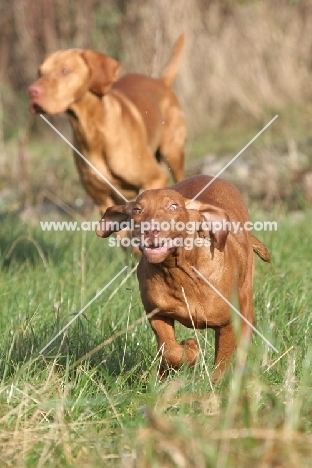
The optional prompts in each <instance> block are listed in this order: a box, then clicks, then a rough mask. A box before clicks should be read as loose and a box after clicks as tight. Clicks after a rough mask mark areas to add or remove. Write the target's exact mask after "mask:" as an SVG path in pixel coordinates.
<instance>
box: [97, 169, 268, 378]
mask: <svg viewBox="0 0 312 468" xmlns="http://www.w3.org/2000/svg"><path fill="white" fill-rule="evenodd" d="M211 179H212V177H210V176H204V175H198V176H194V177H191V178H189V179H186V180H184V181H182V182H179V183H177V184H175V185H173V186H172V187H170V188H168V189H161V190H151V191H146V192H144V193H142V194H141V195H140V196H139V197H138V198H137V200H136V202H131V203H127V204H126V205H124V206H113V207H110V208H109V209H108V210H107V211H106V213H105V214H104V216H103V218H102V220H101V222H100V223H99V225H98V228H97V235H99V236H100V237H107V236H109V235H110V234H112V232H114V231H115V232H116V231H117V230H118V226H117V227H116V226H115V227H112V225H109V224H107V222H108V221H117V222H119V223H120V222H122V221H125V220H130V219H133V220H134V222H135V224H136V227H135V229H134V232H133V234H134V236H135V237H140V236H141V235H143V238H142V240H144V241H145V240H146V241H147V242H148V243H149V245H151V246H153V244H154V245H155V242H156V241H157V240H158V239H166V238H167V242H168V238H177V237H183V238H184V239H185V238H187V237H189V238H192V239H195V238H199V237H201V238H203V241H204V240H206V239H209V242H208V244H209V243H210V246H209V245H207V246H206V247H205V246H202V247H194V248H193V249H192V250H187V249H185V248H184V247H182V246H180V247H175V248H174V247H170V244H168V245H169V247H168V248H167V247H166V248H165V249H164V251H162V250H161V249H160V250H158V249H150V248H146V247H144V248H142V253H143V255H142V258H141V260H140V263H139V267H138V279H139V286H140V292H141V298H142V302H143V305H144V307H145V310H146V312H147V313H150V312H152V311H153V310H155V309H158V311H157V313H156V315H155V316H153V317H152V318H151V319H150V323H151V326H152V329H153V331H154V333H155V335H156V338H157V343H158V349H159V350H162V352H163V358H162V359H163V360H162V364H163V366H170V367H174V368H177V367H179V366H181V365H182V364H183V363H187V364H189V365H194V364H195V362H196V360H197V357H198V345H197V342H196V341H195V340H194V339H189V340H186V341H184V342H182V343H180V344H179V343H178V342H177V341H176V338H175V332H174V322H175V320H177V321H179V322H180V323H182V324H183V325H185V326H186V327H188V328H193V326H194V327H195V328H199V329H203V328H207V327H208V328H212V329H213V330H214V331H215V365H216V366H217V367H216V370H215V372H214V380H217V379H218V378H219V377H220V375H221V372H222V370H223V369H224V367H225V365H226V363H227V362H228V361H229V359H230V357H231V355H232V353H233V350H234V348H235V337H234V331H233V326H232V320H231V314H232V311H231V308H230V307H229V305H228V304H227V303H226V302H225V301H224V299H223V298H222V297H220V296H219V295H218V294H217V293H216V292H215V291H214V290H213V289H212V288H211V287H210V286H209V285H208V284H207V283H206V282H205V281H204V280H203V279H202V278H200V276H199V275H198V274H197V273H196V271H194V270H193V269H192V267H195V268H196V269H197V270H198V271H199V272H200V273H201V274H202V275H203V276H204V277H205V278H207V280H208V281H209V282H210V283H211V284H213V286H214V287H215V288H216V289H217V290H218V291H219V292H220V294H221V295H222V296H224V297H225V298H226V299H227V300H228V301H231V300H232V295H233V293H235V294H236V295H237V296H238V303H239V308H240V312H241V314H242V315H243V316H244V317H245V318H246V319H247V320H248V321H249V322H250V323H251V324H252V323H253V295H252V284H253V276H254V251H255V252H256V253H257V254H258V255H259V256H260V257H261V258H262V259H263V260H265V261H269V252H268V250H267V249H266V247H265V246H264V245H263V244H262V243H261V242H260V241H259V240H258V239H257V238H256V237H254V236H253V235H252V234H251V233H250V232H249V231H248V230H245V229H242V230H238V232H237V233H236V234H234V231H233V230H232V229H227V228H225V229H222V230H221V231H218V232H216V231H215V232H213V230H210V231H207V230H206V231H205V230H201V229H198V231H196V232H195V233H193V234H187V233H186V231H184V232H178V231H172V230H170V231H163V230H161V229H159V228H155V229H153V228H152V229H150V230H145V231H144V229H143V231H144V232H143V233H142V234H141V231H140V230H141V227H142V225H141V223H142V222H147V221H149V222H151V220H155V221H159V222H163V221H168V222H170V220H171V219H173V220H175V221H176V222H177V221H182V222H183V223H187V222H189V221H193V222H194V221H202V220H203V219H205V220H206V221H220V222H222V220H226V221H230V222H236V223H237V222H239V223H240V226H241V227H242V226H243V225H244V223H246V222H247V221H249V214H248V210H247V208H246V206H245V204H244V201H243V199H242V197H241V195H240V193H239V191H238V190H237V189H236V188H235V187H234V186H233V185H232V184H230V183H229V182H226V181H224V180H221V179H216V180H215V181H214V182H213V183H212V184H211V185H210V186H209V187H208V188H207V189H206V190H205V191H204V192H203V193H202V194H201V195H200V196H199V197H198V199H196V200H194V201H192V199H193V198H194V197H196V195H197V193H198V192H199V191H200V190H201V189H202V188H203V187H204V186H205V185H206V184H207V183H208V182H209V181H211ZM174 205H176V207H174ZM103 221H104V223H103ZM182 288H184V294H185V296H184V294H183V291H182ZM251 333H252V329H251V327H250V326H249V325H248V324H247V323H246V322H245V321H243V320H242V321H241V332H240V337H241V338H242V337H247V338H248V339H249V338H250V336H251Z"/></svg>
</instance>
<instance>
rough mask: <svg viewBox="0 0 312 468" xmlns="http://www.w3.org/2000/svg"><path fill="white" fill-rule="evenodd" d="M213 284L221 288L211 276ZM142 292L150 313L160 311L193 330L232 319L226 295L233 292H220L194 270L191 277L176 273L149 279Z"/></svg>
mask: <svg viewBox="0 0 312 468" xmlns="http://www.w3.org/2000/svg"><path fill="white" fill-rule="evenodd" d="M193 273H194V274H193ZM209 282H213V283H214V284H218V285H219V278H218V277H210V279H209ZM211 284H212V283H211ZM140 291H141V297H142V302H143V304H144V307H145V309H146V311H147V312H151V311H153V310H155V309H159V314H160V315H162V316H166V317H172V318H173V319H174V320H178V321H179V322H180V323H182V324H183V325H185V326H187V327H189V328H193V327H195V328H206V327H214V326H220V325H222V324H223V323H224V322H225V321H228V319H229V307H228V305H227V303H226V302H225V301H224V299H223V297H222V296H224V295H226V296H229V295H230V292H229V291H226V290H223V291H221V292H220V294H218V293H216V292H215V291H214V289H213V288H211V286H209V284H207V283H206V282H205V281H203V280H202V279H201V278H200V277H199V276H198V275H196V273H195V272H193V270H192V271H190V273H189V274H187V273H185V272H178V273H177V272H173V273H172V274H169V275H157V274H155V275H153V276H152V277H147V278H145V280H143V281H140Z"/></svg>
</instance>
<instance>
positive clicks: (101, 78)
mask: <svg viewBox="0 0 312 468" xmlns="http://www.w3.org/2000/svg"><path fill="white" fill-rule="evenodd" d="M81 56H82V57H83V59H84V60H85V61H86V62H87V65H88V67H89V70H90V83H89V91H91V92H92V93H94V94H96V95H97V96H103V95H104V94H105V93H107V91H108V90H109V89H110V88H111V87H112V85H113V83H114V82H115V81H116V80H117V79H118V77H119V74H120V69H121V65H120V63H119V62H117V60H115V59H113V58H112V57H109V56H108V55H104V54H100V53H99V52H95V51H94V50H91V49H87V50H84V51H82V53H81Z"/></svg>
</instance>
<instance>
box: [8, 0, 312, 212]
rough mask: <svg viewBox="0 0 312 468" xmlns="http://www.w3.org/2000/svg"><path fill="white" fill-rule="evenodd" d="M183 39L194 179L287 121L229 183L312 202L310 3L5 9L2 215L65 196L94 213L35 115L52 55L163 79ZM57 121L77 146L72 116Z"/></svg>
mask: <svg viewBox="0 0 312 468" xmlns="http://www.w3.org/2000/svg"><path fill="white" fill-rule="evenodd" d="M181 32H185V34H186V45H185V50H184V54H183V61H182V65H181V68H180V71H179V74H178V77H177V79H176V83H175V90H176V93H177V95H178V97H179V100H180V102H181V105H182V107H183V110H184V112H185V115H186V119H187V125H188V142H187V162H186V165H187V173H188V175H191V174H194V173H198V172H202V171H204V172H209V173H211V174H212V175H214V174H215V173H216V171H217V170H219V169H220V168H221V167H222V166H223V165H224V164H225V161H226V162H227V161H228V160H229V159H230V158H231V157H233V156H234V155H235V154H236V152H238V151H239V150H240V149H241V147H243V146H244V145H245V144H246V143H247V142H248V140H249V139H250V138H251V137H253V136H254V135H255V134H256V133H257V131H259V130H260V129H261V128H262V127H263V126H264V125H265V124H266V123H267V122H268V121H269V120H270V119H271V118H272V117H273V116H274V115H275V114H277V113H278V114H279V118H278V119H277V121H275V122H274V124H273V125H272V127H270V128H269V129H268V130H267V131H266V133H265V134H264V135H263V136H262V137H260V139H259V141H257V142H256V143H255V145H253V146H252V147H251V148H250V149H249V150H248V151H247V152H246V154H244V155H243V156H242V157H241V158H240V159H239V160H238V161H237V163H235V165H233V167H231V168H230V169H228V171H226V173H224V176H225V177H227V178H229V179H230V180H232V181H233V182H234V183H236V184H237V185H238V186H239V187H240V189H241V190H243V191H244V192H245V195H246V196H250V197H252V198H257V199H260V200H264V201H265V205H266V206H267V207H269V208H270V207H271V206H272V205H273V204H276V203H280V202H283V203H284V202H286V205H287V207H288V208H290V209H302V208H305V207H306V206H307V205H310V204H311V203H312V159H311V150H312V138H311V123H312V106H311V99H312V86H311V67H312V2H311V1H310V0H303V1H300V0H298V1H296V0H274V1H270V0H192V1H187V0H180V1H175V2H170V1H169V0H157V1H153V0H103V1H99V0H77V1H73V0H35V1H34V0H0V36H1V40H0V174H1V175H0V209H1V210H4V211H7V210H10V211H12V210H16V209H17V210H21V209H22V210H23V209H25V207H29V206H33V205H38V203H39V202H40V201H42V200H43V199H46V198H47V197H48V198H49V199H50V201H51V198H53V199H54V201H55V196H57V197H59V198H60V199H62V200H64V201H65V202H66V203H68V204H69V205H71V206H73V207H74V208H75V209H78V210H79V209H80V208H81V206H85V200H86V196H85V194H84V191H83V189H82V188H81V186H80V183H79V180H78V176H77V174H76V169H75V167H74V163H73V160H72V158H71V150H70V149H69V148H68V147H67V146H66V145H65V143H64V142H62V141H60V139H59V137H57V135H55V134H53V133H54V132H53V131H52V130H51V129H50V128H49V127H48V126H47V125H46V123H45V122H43V121H42V119H40V117H38V116H37V117H33V116H31V115H30V113H29V110H28V103H27V93H26V91H27V87H28V86H29V84H30V83H31V82H32V81H34V79H35V78H36V74H37V68H38V65H39V64H40V63H41V62H42V59H43V57H44V55H45V53H47V52H50V51H53V50H56V49H60V48H72V47H79V48H87V47H88V48H93V49H95V50H98V51H100V52H103V53H106V54H108V55H111V56H113V57H115V58H117V59H118V60H119V61H120V62H121V64H122V69H123V72H129V71H135V72H142V73H146V74H151V75H153V76H157V75H159V73H160V71H161V68H162V66H163V65H164V63H165V62H166V60H167V58H168V57H169V55H170V50H171V48H172V46H173V43H174V41H175V40H176V38H177V37H178V35H179V34H180V33H181ZM51 119H52V121H53V123H54V124H55V125H57V126H58V128H59V129H60V130H61V131H62V132H63V133H65V134H66V135H67V136H69V138H71V137H70V129H69V126H68V122H67V119H66V117H65V116H63V117H57V118H51ZM53 203H54V202H53Z"/></svg>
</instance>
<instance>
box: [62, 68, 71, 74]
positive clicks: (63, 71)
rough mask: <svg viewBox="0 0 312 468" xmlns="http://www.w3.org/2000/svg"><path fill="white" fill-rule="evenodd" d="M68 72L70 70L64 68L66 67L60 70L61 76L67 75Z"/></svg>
mask: <svg viewBox="0 0 312 468" xmlns="http://www.w3.org/2000/svg"><path fill="white" fill-rule="evenodd" d="M69 72H70V69H69V68H66V67H65V68H63V70H62V73H63V75H68V73H69Z"/></svg>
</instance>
